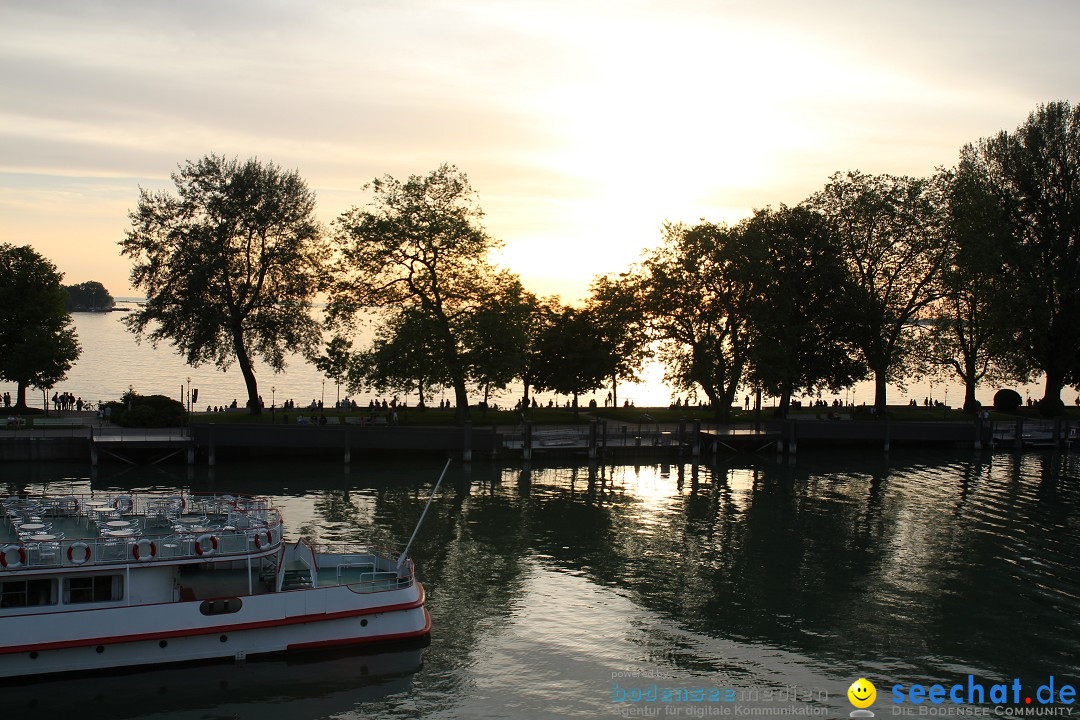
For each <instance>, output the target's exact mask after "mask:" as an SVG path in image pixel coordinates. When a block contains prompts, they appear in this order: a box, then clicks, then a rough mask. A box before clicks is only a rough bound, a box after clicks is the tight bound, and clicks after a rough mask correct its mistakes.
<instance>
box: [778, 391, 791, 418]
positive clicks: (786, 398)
mask: <svg viewBox="0 0 1080 720" xmlns="http://www.w3.org/2000/svg"><path fill="white" fill-rule="evenodd" d="M778 409H779V411H780V417H782V418H786V417H787V416H788V413H789V412H791V388H790V387H788V386H785V387H783V388H781V390H780V407H779V408H778Z"/></svg>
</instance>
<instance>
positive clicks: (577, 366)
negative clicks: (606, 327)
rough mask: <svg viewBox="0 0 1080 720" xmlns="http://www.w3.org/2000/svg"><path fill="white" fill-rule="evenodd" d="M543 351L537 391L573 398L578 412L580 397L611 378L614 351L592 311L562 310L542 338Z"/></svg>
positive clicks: (541, 348) (540, 348)
mask: <svg viewBox="0 0 1080 720" xmlns="http://www.w3.org/2000/svg"><path fill="white" fill-rule="evenodd" d="M539 350H540V357H541V358H542V366H541V369H540V372H539V373H538V377H537V383H536V384H537V387H542V388H544V389H545V390H551V391H553V392H556V393H558V394H560V395H571V396H573V398H574V407H575V408H577V405H578V403H577V399H578V396H580V395H582V394H584V393H587V392H590V391H592V390H595V389H596V388H598V387H601V386H602V385H603V384H604V380H605V379H606V378H607V377H608V374H607V373H608V368H609V363H608V361H607V360H608V356H609V355H610V347H609V346H607V345H606V344H605V340H604V336H603V330H602V329H601V327H600V325H599V324H598V323H597V322H596V318H595V316H593V314H592V313H591V312H589V311H588V310H579V309H577V308H572V307H564V308H562V309H561V310H560V311H559V312H558V314H557V315H556V316H555V317H554V320H553V322H552V324H551V325H549V326H548V327H547V328H546V329H545V332H544V333H543V335H541V337H540V346H539Z"/></svg>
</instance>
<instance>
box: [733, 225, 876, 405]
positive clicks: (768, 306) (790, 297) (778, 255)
mask: <svg viewBox="0 0 1080 720" xmlns="http://www.w3.org/2000/svg"><path fill="white" fill-rule="evenodd" d="M736 237H737V239H738V243H737V249H736V252H735V253H734V259H733V262H732V269H733V272H734V273H735V274H736V276H737V277H738V279H739V282H740V284H742V285H743V286H744V288H745V290H744V292H745V293H746V296H747V307H746V317H747V331H748V335H749V342H748V350H747V356H748V360H749V366H750V367H749V376H748V379H749V382H750V383H751V384H753V385H754V386H756V387H760V388H762V389H763V390H765V391H767V392H768V393H769V394H770V395H774V396H777V397H779V398H780V412H781V413H782V414H783V413H786V412H787V410H788V408H789V406H790V403H791V396H792V394H793V393H794V392H795V391H805V392H808V393H816V392H820V391H821V390H823V389H828V390H831V391H832V392H839V391H840V390H841V389H842V388H845V387H848V386H850V385H851V384H852V383H854V382H855V381H856V380H860V379H862V378H863V377H864V376H865V375H866V366H865V364H863V363H862V362H860V360H859V359H858V357H857V356H858V353H857V351H856V348H855V347H854V343H853V338H854V337H855V331H856V328H855V317H854V315H855V312H854V311H855V306H854V303H853V299H854V293H853V288H852V286H851V280H850V277H849V275H848V273H847V269H846V267H845V266H844V263H843V261H842V259H841V257H840V256H839V255H838V253H837V248H836V244H837V241H836V236H835V234H834V232H833V227H832V226H831V224H830V223H829V222H828V221H827V220H826V219H825V218H824V217H823V216H822V215H820V214H819V213H816V212H814V211H812V210H810V209H808V208H805V207H793V208H789V207H785V206H783V205H781V206H780V207H779V208H778V209H776V210H773V209H769V208H766V209H765V210H757V211H755V212H754V215H753V216H752V217H751V218H749V219H748V220H746V221H745V222H743V223H741V224H740V225H739V227H738V228H737V231H736Z"/></svg>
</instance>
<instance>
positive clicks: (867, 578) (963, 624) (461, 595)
mask: <svg viewBox="0 0 1080 720" xmlns="http://www.w3.org/2000/svg"><path fill="white" fill-rule="evenodd" d="M440 468H441V463H440V462H439V461H438V460H434V459H433V460H417V461H409V462H404V461H393V460H369V461H365V462H364V463H357V464H355V466H354V467H353V469H351V470H350V471H349V472H347V473H346V472H342V467H341V465H340V464H333V463H328V464H325V465H323V464H296V465H293V466H288V465H282V464H280V463H278V464H269V463H268V464H265V465H260V464H245V465H244V466H242V467H241V466H230V465H223V466H219V467H218V468H217V469H216V471H215V473H214V474H213V475H210V474H208V473H207V472H206V469H205V468H198V469H196V471H195V472H194V477H193V478H191V477H189V475H188V471H187V470H186V469H185V468H181V467H172V468H168V469H165V470H153V471H151V470H146V469H142V470H139V471H134V472H132V471H127V472H124V471H121V472H117V471H114V470H113V469H112V468H111V467H109V468H106V467H105V466H102V470H101V473H100V474H99V476H98V477H97V478H96V479H94V481H93V484H94V487H95V488H102V489H104V488H112V487H123V488H124V489H128V490H138V489H141V488H145V487H173V486H176V485H180V486H183V487H188V488H191V489H193V490H208V489H215V490H228V491H234V492H259V493H264V494H269V495H271V496H273V497H274V499H275V501H276V502H277V503H278V504H279V505H281V506H282V507H283V508H284V511H285V519H286V522H287V524H288V529H289V533H290V538H292V539H295V538H297V537H299V536H300V535H301V534H306V535H312V536H317V537H318V538H319V539H323V540H375V541H377V542H379V543H380V544H384V545H389V546H396V547H400V546H401V545H403V544H404V541H405V540H406V539H407V538H408V535H409V534H410V533H411V531H412V529H413V525H414V524H415V522H416V520H417V519H418V518H419V516H420V513H421V512H422V510H423V505H424V503H425V501H426V500H427V495H428V493H429V492H430V488H431V486H432V484H433V483H434V481H435V479H436V477H437V476H438V472H439V470H440ZM1077 477H1078V465H1077V459H1076V458H1075V457H1073V456H1058V457H1054V456H1051V455H1035V454H1031V455H997V456H994V457H993V458H991V457H990V456H975V457H972V456H967V455H958V454H942V455H926V454H919V455H911V456H906V455H903V454H900V453H893V454H892V455H891V456H890V457H888V458H886V457H885V456H883V455H881V454H880V453H869V454H866V455H860V454H856V453H845V454H843V455H840V454H830V455H820V456H819V455H815V454H804V455H802V456H800V457H799V458H798V460H797V462H795V463H794V464H791V463H786V462H785V463H778V462H776V461H775V460H771V459H766V460H754V459H753V458H749V459H744V458H740V459H739V460H738V461H732V462H725V463H720V464H717V465H714V466H708V465H702V466H694V465H691V464H681V463H672V464H639V465H619V466H610V465H598V466H596V465H594V466H589V465H566V466H544V465H539V464H537V465H533V466H531V467H529V466H526V467H521V466H499V465H492V464H485V463H475V464H473V465H472V466H468V467H465V466H461V465H456V466H453V467H452V468H451V471H450V474H449V475H448V476H447V479H446V481H444V484H443V488H442V490H441V491H440V497H439V499H438V500H437V502H436V503H435V504H434V505H433V506H432V510H431V512H429V514H428V518H427V521H426V525H425V528H424V530H423V532H422V533H421V534H420V536H419V537H418V538H417V541H416V543H415V544H414V546H413V555H414V558H415V560H416V563H417V569H418V573H419V574H420V576H421V578H422V580H423V582H424V583H425V586H426V587H427V589H428V591H429V609H430V611H431V614H432V617H433V621H434V631H433V636H432V642H431V646H430V647H429V648H428V649H427V650H426V651H425V656H424V666H423V669H422V670H420V671H418V672H417V673H416V674H415V676H413V677H412V683H411V686H410V688H409V690H408V693H407V697H405V698H402V697H400V696H398V695H393V696H392V697H391V698H390V699H380V700H373V701H371V702H369V703H367V704H365V705H364V706H363V711H364V714H367V713H375V714H379V715H383V716H390V717H417V716H424V715H429V714H436V715H442V716H460V717H465V716H474V715H483V716H489V717H551V716H555V715H560V714H562V715H566V714H585V713H589V714H595V713H597V712H603V713H607V712H609V711H610V710H611V691H610V687H611V685H610V680H611V673H612V672H618V671H622V670H627V669H633V668H639V669H647V668H657V669H659V670H661V671H662V672H664V673H667V674H668V676H670V677H671V678H673V680H672V682H683V681H686V680H688V679H695V678H696V679H699V680H701V681H703V682H709V683H715V684H725V683H726V684H735V685H739V684H742V685H746V684H752V683H753V684H757V685H765V686H781V685H790V684H797V685H799V686H801V687H812V688H824V689H826V690H827V691H828V694H829V697H830V700H828V701H827V703H826V704H828V705H830V707H833V708H834V709H836V710H843V712H845V713H846V712H847V710H849V709H850V708H845V705H846V701H845V700H844V699H843V697H842V692H843V690H844V688H846V686H847V684H849V683H850V681H851V679H852V678H853V677H858V676H860V675H867V676H873V677H875V678H877V680H881V681H883V682H884V683H885V686H886V687H888V686H889V685H891V684H892V683H894V682H905V683H910V682H922V683H928V682H931V681H946V682H947V681H950V680H954V679H955V678H956V677H957V676H958V675H966V674H967V673H969V672H970V673H973V674H975V675H977V676H979V677H981V678H986V679H987V680H993V679H998V678H1012V677H1021V678H1031V679H1032V680H1035V679H1038V678H1045V677H1047V676H1049V675H1055V676H1057V677H1064V676H1075V675H1076V674H1077V672H1078V671H1080V660H1078V658H1077V652H1076V643H1075V638H1077V637H1080V571H1078V568H1080V549H1078V540H1077V533H1076V530H1077V527H1078V526H1080V515H1078V508H1080V496H1078V493H1080V490H1078V487H1080V485H1078V483H1077ZM23 479H24V481H25V482H24V483H23V485H25V486H28V487H40V485H41V484H42V483H44V482H50V483H54V484H56V483H64V482H66V483H69V484H72V483H74V484H79V483H83V484H85V483H87V473H86V471H85V470H81V469H76V470H74V471H72V470H70V469H69V470H64V469H60V468H57V467H53V468H52V469H51V470H49V469H47V468H46V466H35V468H34V469H33V470H32V471H30V472H29V473H28V477H26V478H23ZM879 687H881V685H880V684H879ZM286 704H288V703H286ZM345 715H346V716H358V711H350V712H347V713H345ZM311 717H316V715H311Z"/></svg>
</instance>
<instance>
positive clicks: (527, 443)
mask: <svg viewBox="0 0 1080 720" xmlns="http://www.w3.org/2000/svg"><path fill="white" fill-rule="evenodd" d="M532 430H533V426H532V423H531V422H527V423H525V434H524V435H523V436H522V438H521V457H522V459H524V460H526V461H528V460H532Z"/></svg>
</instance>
